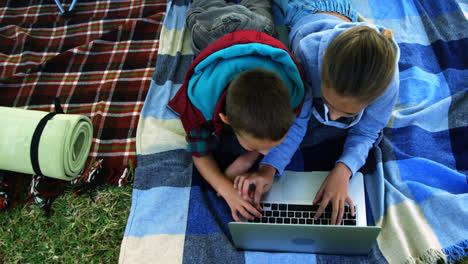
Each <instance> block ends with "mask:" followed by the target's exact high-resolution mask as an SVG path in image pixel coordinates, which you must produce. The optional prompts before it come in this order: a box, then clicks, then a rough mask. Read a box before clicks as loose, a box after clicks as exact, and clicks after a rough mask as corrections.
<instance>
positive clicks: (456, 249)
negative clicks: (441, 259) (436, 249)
mask: <svg viewBox="0 0 468 264" xmlns="http://www.w3.org/2000/svg"><path fill="white" fill-rule="evenodd" d="M444 252H445V254H446V255H447V260H448V261H449V263H455V262H456V261H457V260H460V259H462V258H463V257H467V256H468V240H463V241H460V242H459V243H458V244H455V245H453V246H450V247H446V248H444Z"/></svg>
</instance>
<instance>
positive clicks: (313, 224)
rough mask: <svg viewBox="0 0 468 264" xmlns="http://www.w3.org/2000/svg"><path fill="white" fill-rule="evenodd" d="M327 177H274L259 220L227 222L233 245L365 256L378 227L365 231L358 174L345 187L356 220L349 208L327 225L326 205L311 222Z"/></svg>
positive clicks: (304, 174) (320, 173)
mask: <svg viewBox="0 0 468 264" xmlns="http://www.w3.org/2000/svg"><path fill="white" fill-rule="evenodd" d="M328 173H329V172H327V171H315V172H295V171H285V173H284V174H283V175H282V176H281V177H275V180H274V182H273V184H272V187H271V189H270V190H269V191H268V192H267V193H265V194H264V195H263V197H262V200H261V205H262V208H263V212H262V214H263V217H262V218H255V220H253V221H244V222H230V223H229V229H230V231H231V235H232V239H233V242H234V245H235V246H236V247H237V248H239V249H244V250H261V251H285V252H308V253H321V254H339V255H367V254H368V253H369V251H370V250H371V247H372V245H373V244H374V243H375V242H376V238H377V235H378V234H379V232H380V229H381V228H380V227H378V226H367V221H366V204H365V196H364V180H363V175H362V173H360V172H358V173H356V174H355V175H353V177H352V178H351V179H350V182H349V196H350V198H351V199H352V200H353V203H354V206H355V217H353V216H351V213H350V208H349V206H347V208H345V211H346V212H345V216H344V217H343V218H344V219H343V221H342V224H341V225H330V224H329V223H330V220H329V219H328V218H331V210H332V207H331V206H330V205H329V206H328V207H327V209H326V210H325V212H324V213H322V217H321V218H320V219H318V220H314V219H313V217H314V215H315V211H314V210H316V209H317V208H318V206H313V205H312V202H313V199H314V197H315V194H316V192H317V191H318V189H319V188H320V185H321V184H322V182H323V180H324V179H325V178H326V177H327V175H328Z"/></svg>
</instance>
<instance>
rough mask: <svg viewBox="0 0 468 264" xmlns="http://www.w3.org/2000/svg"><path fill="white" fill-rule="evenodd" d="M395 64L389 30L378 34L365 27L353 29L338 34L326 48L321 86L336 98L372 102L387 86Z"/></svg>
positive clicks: (391, 77)
mask: <svg viewBox="0 0 468 264" xmlns="http://www.w3.org/2000/svg"><path fill="white" fill-rule="evenodd" d="M395 61H396V48H395V46H394V44H393V42H392V31H391V30H388V29H386V30H384V31H383V32H382V34H379V33H377V31H375V30H374V29H372V28H369V27H366V26H357V27H353V28H351V29H348V30H346V31H344V32H342V33H340V34H339V35H338V36H337V37H336V38H335V39H333V40H332V41H331V43H330V45H329V46H328V48H327V49H326V51H325V55H324V57H323V63H322V72H321V78H322V84H323V85H324V86H325V87H327V88H331V89H333V90H334V91H335V92H336V93H337V94H338V95H341V96H346V97H355V98H357V99H358V100H359V101H361V102H363V103H371V102H372V101H374V100H375V99H377V98H378V97H379V96H380V95H381V94H382V93H383V92H385V90H386V89H387V88H388V86H389V85H390V82H391V81H392V79H393V74H394V71H395Z"/></svg>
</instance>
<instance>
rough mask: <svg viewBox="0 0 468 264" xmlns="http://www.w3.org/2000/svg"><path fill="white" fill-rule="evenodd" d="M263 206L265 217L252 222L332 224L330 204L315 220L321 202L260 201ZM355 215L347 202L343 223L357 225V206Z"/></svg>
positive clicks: (256, 218)
mask: <svg viewBox="0 0 468 264" xmlns="http://www.w3.org/2000/svg"><path fill="white" fill-rule="evenodd" d="M260 205H261V206H262V208H263V211H262V215H263V217H261V218H258V217H255V219H254V220H249V221H248V222H251V223H269V224H299V225H330V222H331V214H332V211H333V208H332V206H331V205H328V206H327V207H326V208H325V211H323V213H322V215H321V216H320V218H319V219H317V220H314V215H315V212H316V211H317V210H318V208H319V206H320V205H319V204H314V205H310V204H309V205H307V204H282V203H260ZM354 212H355V215H354V216H352V215H351V209H350V207H349V206H348V205H346V204H345V213H344V215H343V220H342V221H341V225H346V226H355V225H356V207H354Z"/></svg>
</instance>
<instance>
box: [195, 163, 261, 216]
mask: <svg viewBox="0 0 468 264" xmlns="http://www.w3.org/2000/svg"><path fill="white" fill-rule="evenodd" d="M192 157H193V163H194V165H195V167H196V168H197V170H198V172H200V174H201V176H202V177H203V178H204V179H205V180H206V181H207V182H208V183H209V184H210V185H211V186H212V187H213V188H214V189H215V191H216V192H218V193H219V194H220V195H221V196H222V197H223V198H224V200H226V202H227V203H228V205H229V207H230V208H231V213H232V217H233V218H234V220H235V221H237V222H241V219H240V218H239V217H238V215H237V213H238V212H239V213H240V214H241V215H242V216H244V217H245V218H246V219H253V215H255V216H257V217H262V214H261V213H260V212H259V211H258V210H257V209H255V208H254V207H253V206H252V205H251V204H250V203H249V202H248V201H246V200H244V199H243V198H242V197H241V196H240V195H239V193H238V191H236V190H235V189H234V187H233V185H232V182H231V181H230V180H229V179H227V178H226V177H225V176H224V174H223V173H222V172H221V171H220V170H219V168H218V165H217V164H216V161H215V160H214V158H213V156H212V155H211V154H209V155H206V156H202V157H197V156H192Z"/></svg>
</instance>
